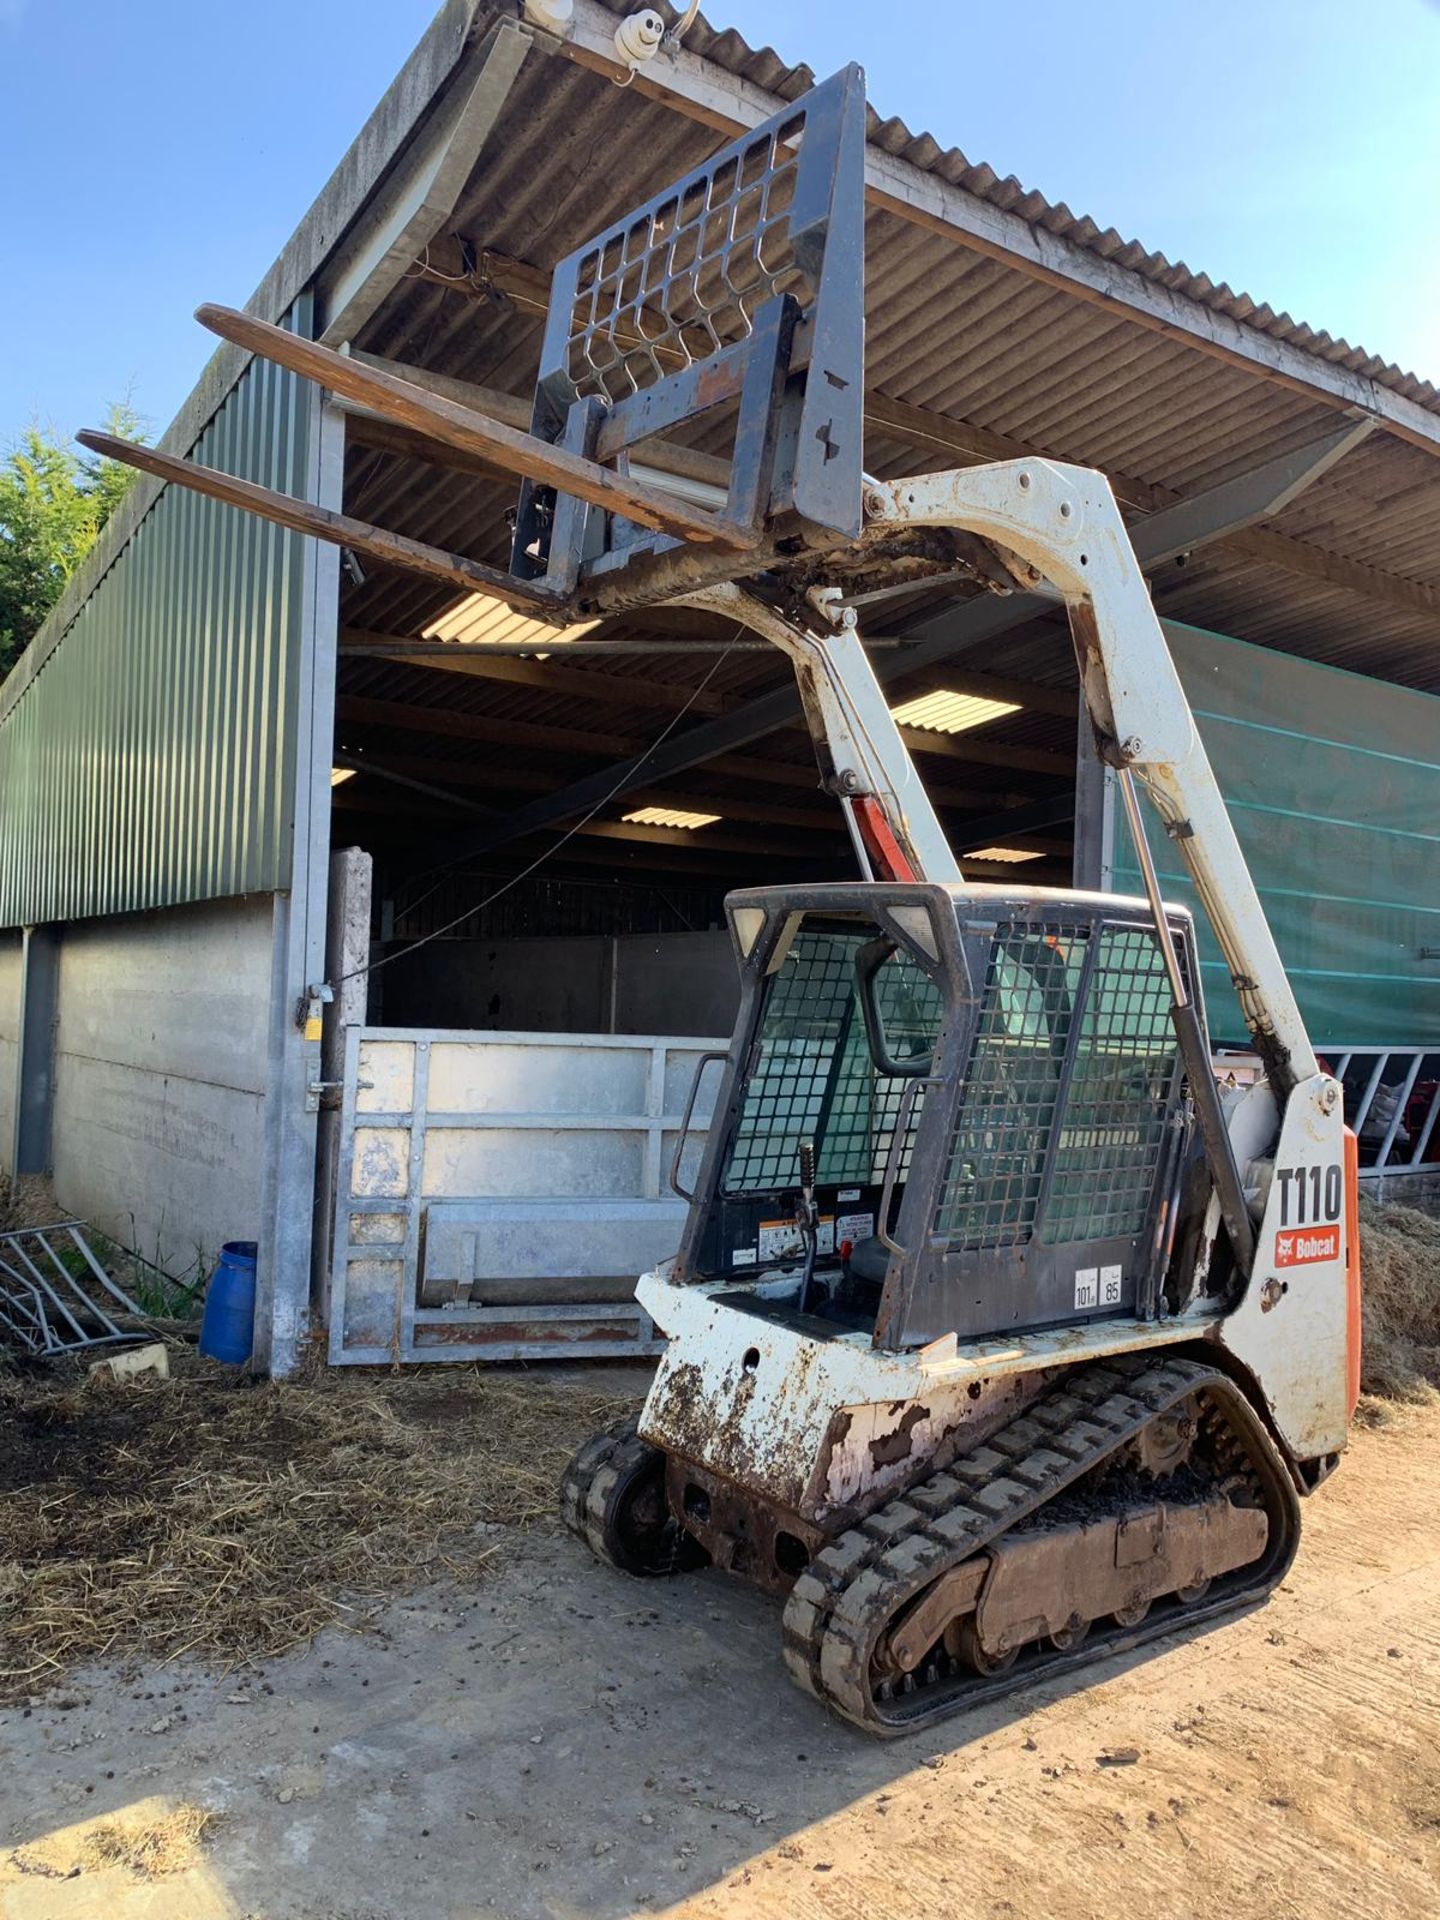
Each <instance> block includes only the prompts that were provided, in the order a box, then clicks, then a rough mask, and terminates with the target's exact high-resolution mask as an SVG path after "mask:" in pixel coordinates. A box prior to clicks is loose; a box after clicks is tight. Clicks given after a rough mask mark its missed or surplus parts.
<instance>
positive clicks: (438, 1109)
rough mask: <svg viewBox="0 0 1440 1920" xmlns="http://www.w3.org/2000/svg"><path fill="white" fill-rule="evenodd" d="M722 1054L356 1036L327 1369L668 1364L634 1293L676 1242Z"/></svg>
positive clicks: (645, 1039)
mask: <svg viewBox="0 0 1440 1920" xmlns="http://www.w3.org/2000/svg"><path fill="white" fill-rule="evenodd" d="M726 1045H727V1042H726V1041H724V1040H705V1039H688V1038H686V1039H674V1038H671V1037H669V1036H653V1035H644V1036H636V1035H628V1034H619V1035H617V1034H550V1033H476V1032H467V1031H461V1032H428V1031H425V1030H421V1029H416V1028H413V1027H351V1028H349V1029H348V1030H347V1032H346V1045H345V1073H344V1096H343V1104H342V1111H341V1139H340V1167H339V1178H338V1181H337V1187H338V1192H337V1197H336V1205H335V1240H334V1261H333V1267H332V1287H331V1309H330V1359H331V1362H332V1363H333V1364H340V1365H345V1364H352V1365H375V1364H377V1363H382V1362H391V1361H397V1360H401V1361H405V1360H411V1361H454V1360H473V1359H487V1360H521V1359H547V1358H555V1357H563V1356H576V1357H579V1356H586V1357H595V1358H602V1357H604V1358H613V1357H619V1356H631V1357H633V1356H637V1355H643V1354H648V1353H653V1352H657V1351H658V1350H659V1344H660V1343H659V1341H658V1339H657V1338H656V1335H655V1330H654V1327H653V1325H652V1324H651V1322H650V1319H649V1317H648V1315H646V1314H645V1313H644V1312H643V1311H642V1310H641V1308H640V1307H639V1306H638V1305H637V1304H636V1303H635V1300H634V1298H633V1288H634V1283H635V1280H636V1278H637V1277H638V1275H639V1274H641V1273H642V1272H644V1271H645V1270H646V1269H647V1268H649V1267H653V1266H654V1265H656V1264H657V1262H658V1261H660V1260H663V1259H665V1258H666V1257H668V1256H669V1255H670V1254H672V1253H673V1252H674V1251H675V1249H676V1248H677V1247H678V1245H679V1243H680V1232H681V1227H682V1225H683V1223H684V1217H685V1203H684V1202H683V1201H682V1200H679V1199H677V1198H676V1197H675V1196H674V1194H673V1193H672V1192H671V1190H670V1186H669V1170H670V1162H671V1157H672V1155H673V1152H674V1145H675V1141H676V1139H677V1137H678V1134H679V1130H680V1122H681V1116H682V1114H683V1112H684V1107H685V1101H686V1097H687V1095H688V1093H689V1091H690V1086H691V1082H692V1080H693V1078H694V1075H695V1071H696V1068H697V1066H698V1064H699V1061H700V1057H701V1055H703V1054H705V1053H709V1052H715V1051H723V1050H724V1048H725V1046H726ZM719 1078H720V1076H719V1074H718V1072H711V1073H707V1074H706V1075H705V1076H704V1084H703V1085H702V1086H701V1088H700V1090H699V1096H698V1098H697V1100H696V1108H695V1116H694V1119H693V1121H692V1123H691V1131H690V1136H689V1139H688V1141H687V1143H686V1150H685V1170H684V1172H683V1173H682V1177H684V1178H687V1184H688V1181H689V1180H691V1179H693V1177H694V1173H695V1169H696V1167H697V1166H698V1164H699V1156H700V1153H701V1151H702V1149H703V1147H704V1139H705V1129H706V1127H707V1125H708V1122H709V1115H710V1106H711V1102H712V1100H713V1095H714V1090H715V1088H716V1086H717V1085H718V1083H719Z"/></svg>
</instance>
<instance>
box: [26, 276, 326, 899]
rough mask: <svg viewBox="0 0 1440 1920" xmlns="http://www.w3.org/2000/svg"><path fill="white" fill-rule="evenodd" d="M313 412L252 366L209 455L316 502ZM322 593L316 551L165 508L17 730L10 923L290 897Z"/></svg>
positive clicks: (258, 526)
mask: <svg viewBox="0 0 1440 1920" xmlns="http://www.w3.org/2000/svg"><path fill="white" fill-rule="evenodd" d="M288 324H291V325H293V326H295V327H297V328H298V329H300V330H303V331H308V330H309V301H308V299H307V300H306V301H304V302H302V303H300V305H299V306H298V307H297V308H296V310H295V311H294V312H293V313H292V315H291V318H290V321H289V323H288ZM314 404H315V389H314V388H313V387H311V386H310V385H309V383H308V382H305V381H302V380H297V379H296V378H295V376H294V375H292V374H288V373H284V372H282V371H281V370H280V369H279V368H278V367H275V366H272V365H270V364H269V363H267V362H264V361H255V362H252V364H251V366H250V367H249V369H248V370H247V371H246V373H245V374H244V375H243V376H242V377H241V379H240V381H239V383H238V384H237V385H236V386H235V388H234V389H233V390H232V391H231V393H230V395H229V397H228V398H227V399H226V401H225V403H224V405H223V406H222V407H221V408H220V410H219V412H218V413H217V414H216V415H215V417H214V419H213V420H212V421H211V422H210V424H209V426H208V427H207V428H206V430H205V432H204V433H203V434H202V435H201V437H200V439H199V441H198V442H197V444H196V446H195V447H194V449H193V457H194V458H195V459H196V460H197V461H200V462H202V463H203V464H205V465H207V466H213V467H219V468H221V469H222V470H223V471H224V472H226V473H233V474H238V475H240V476H241V477H243V478H244V479H247V480H256V481H259V482H261V483H262V484H264V485H266V486H270V487H278V488H280V489H282V490H283V491H285V492H287V493H294V494H303V493H304V492H305V482H306V467H307V459H308V452H309V435H310V431H311V426H312V418H313V414H314ZM303 580H304V567H303V542H302V537H301V536H300V535H299V534H293V533H286V532H284V531H282V530H281V529H280V528H279V527H276V526H272V525H270V524H269V523H268V522H265V521H262V520H259V519H257V518H255V517H254V516H253V515H251V514H246V513H242V512H240V511H239V510H238V509H236V508H234V507H227V506H222V505H220V504H219V503H218V502H217V501H212V500H204V499H202V498H201V497H200V496H199V495H198V494H195V493H192V492H190V491H189V490H188V489H186V488H183V487H167V488H165V489H164V490H163V491H162V492H161V493H160V494H159V496H158V497H157V499H156V501H155V503H154V505H153V506H152V507H151V509H150V511H149V512H148V513H147V514H146V515H145V518H144V519H143V520H142V521H141V522H140V525H139V526H138V527H137V528H136V530H135V533H134V534H133V535H132V537H131V538H130V540H129V541H128V542H127V543H126V545H125V547H124V549H123V550H122V552H121V553H120V555H119V557H118V559H117V560H116V561H115V564H114V565H113V566H112V567H111V568H110V570H109V571H108V572H107V573H106V575H105V576H104V578H103V579H102V580H101V582H100V584H99V585H98V586H97V587H96V589H95V591H94V592H93V593H92V594H91V595H90V597H89V599H88V600H86V602H85V604H84V605H83V607H82V608H81V609H80V611H79V613H78V614H77V616H76V618H75V619H74V621H73V622H72V623H71V625H70V627H69V628H68V629H67V631H66V632H65V634H64V635H63V637H62V638H61V640H60V642H59V644H58V645H57V646H56V647H55V648H54V650H53V651H52V653H51V654H50V657H49V658H48V659H47V660H46V661H45V662H44V664H43V666H42V667H41V668H40V670H39V672H38V673H37V674H36V677H35V679H34V681H33V682H32V683H31V684H30V685H29V686H28V687H27V688H26V689H25V690H24V692H23V693H22V694H21V695H20V697H19V699H18V700H17V701H16V702H15V704H14V705H13V707H12V708H11V709H10V711H9V712H8V713H7V714H6V715H5V717H4V719H3V720H0V926H19V925H24V924H38V923H43V922H46V921H55V920H67V919H79V918H85V917H89V916H93V915H97V914H110V913H122V912H129V911H133V910H135V909H138V908H144V907H162V906H173V905H176V904H178V903H180V902H182V901H189V900H205V899H212V898H215V897H217V896H219V895H224V894H242V893H255V892H270V891H274V890H276V889H279V888H284V887H286V886H288V884H289V880H290V873H289V833H288V826H289V820H290V815H291V811H292V805H293V800H292V796H293V790H294V777H295V768H294V760H295V738H294V727H295V712H296V706H297V693H298V688H297V673H298V657H299V643H300V635H301V626H302V591H303V588H302V583H303Z"/></svg>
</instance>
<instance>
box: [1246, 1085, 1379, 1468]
mask: <svg viewBox="0 0 1440 1920" xmlns="http://www.w3.org/2000/svg"><path fill="white" fill-rule="evenodd" d="M1344 1162H1345V1123H1344V1120H1343V1118H1342V1113H1341V1102H1340V1099H1339V1088H1338V1087H1337V1085H1336V1083H1335V1082H1334V1081H1333V1080H1332V1079H1331V1078H1330V1077H1329V1076H1328V1075H1327V1074H1316V1075H1315V1076H1314V1077H1313V1078H1312V1079H1310V1080H1307V1081H1303V1082H1302V1083H1301V1084H1300V1085H1299V1086H1298V1087H1297V1088H1296V1089H1295V1091H1294V1093H1292V1094H1291V1096H1290V1100H1289V1102H1288V1104H1287V1106H1286V1109H1285V1118H1284V1121H1283V1123H1282V1125H1281V1128H1280V1139H1279V1142H1278V1145H1277V1146H1276V1150H1275V1175H1274V1178H1273V1179H1272V1180H1271V1182H1270V1191H1269V1195H1268V1197H1267V1199H1266V1202H1265V1211H1264V1213H1263V1215H1262V1217H1261V1222H1260V1230H1259V1236H1258V1239H1257V1242H1256V1253H1255V1271H1254V1273H1253V1275H1252V1276H1251V1280H1250V1285H1249V1287H1248V1288H1247V1289H1246V1291H1245V1295H1244V1298H1243V1299H1242V1300H1241V1301H1240V1303H1239V1305H1238V1306H1237V1307H1236V1308H1235V1309H1234V1311H1233V1312H1232V1313H1230V1314H1228V1315H1227V1316H1226V1317H1225V1319H1224V1320H1223V1321H1221V1322H1220V1324H1219V1328H1218V1334H1217V1337H1218V1338H1219V1340H1220V1343H1221V1345H1222V1346H1224V1347H1225V1348H1226V1349H1227V1351H1229V1352H1230V1353H1233V1354H1234V1355H1235V1357H1236V1359H1237V1360H1240V1361H1242V1362H1243V1363H1244V1365H1245V1366H1246V1368H1247V1369H1248V1370H1249V1371H1250V1373H1252V1374H1253V1375H1254V1377H1255V1379H1256V1381H1257V1383H1258V1385H1259V1387H1260V1391H1261V1393H1262V1394H1263V1396H1264V1399H1265V1405H1266V1407H1267V1408H1268V1409H1269V1412H1270V1415H1271V1418H1272V1419H1273V1420H1274V1422H1275V1425H1276V1427H1277V1428H1278V1429H1279V1431H1280V1434H1281V1435H1282V1437H1283V1438H1284V1440H1285V1442H1286V1444H1287V1446H1289V1447H1290V1449H1291V1451H1292V1452H1293V1453H1294V1454H1295V1456H1296V1458H1297V1459H1300V1460H1310V1459H1315V1458H1317V1457H1318V1456H1319V1455H1322V1454H1326V1453H1337V1452H1338V1451H1339V1450H1340V1449H1341V1448H1342V1447H1343V1446H1344V1445H1345V1432H1346V1428H1347V1427H1348V1425H1349V1421H1350V1407H1349V1396H1348V1392H1347V1366H1346V1357H1347V1314H1348V1298H1347V1291H1346V1274H1345V1251H1346V1249H1345V1234H1346V1227H1345V1164H1344Z"/></svg>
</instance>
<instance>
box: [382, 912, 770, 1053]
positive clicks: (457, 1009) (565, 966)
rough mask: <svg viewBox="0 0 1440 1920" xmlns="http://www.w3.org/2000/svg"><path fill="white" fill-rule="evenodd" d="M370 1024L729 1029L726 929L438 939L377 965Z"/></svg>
mask: <svg viewBox="0 0 1440 1920" xmlns="http://www.w3.org/2000/svg"><path fill="white" fill-rule="evenodd" d="M377 983H383V990H384V1000H383V1003H382V1006H381V1007H380V1009H378V1010H376V1009H372V1019H374V1020H375V1022H376V1023H377V1024H381V1025H384V1026H394V1027H474V1028H480V1029H483V1030H485V1031H489V1032H510V1033H673V1034H719V1033H729V1032H730V1031H731V1029H732V1028H733V1026H734V1024H735V1012H736V1008H737V1007H738V1005H739V998H740V993H739V979H738V973H737V970H736V966H735V955H734V950H733V949H732V947H731V945H730V936H729V935H728V934H727V933H725V932H721V931H716V932H710V933H666V934H623V935H621V936H619V937H618V938H598V937H591V938H579V939H557V938H547V939H538V938H537V939H532V940H436V941H432V942H431V944H430V945H429V946H428V947H422V948H421V949H420V950H419V951H418V952H417V953H415V954H413V955H411V956H407V958H405V959H403V960H397V961H396V962H395V964H394V966H393V967H387V968H385V969H384V970H383V971H382V972H381V973H380V974H379V975H377Z"/></svg>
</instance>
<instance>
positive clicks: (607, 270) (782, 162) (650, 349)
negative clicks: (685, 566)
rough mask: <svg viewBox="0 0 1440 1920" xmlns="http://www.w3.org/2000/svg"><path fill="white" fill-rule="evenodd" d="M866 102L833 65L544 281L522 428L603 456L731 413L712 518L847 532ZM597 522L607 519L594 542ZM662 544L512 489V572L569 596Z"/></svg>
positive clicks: (853, 519)
mask: <svg viewBox="0 0 1440 1920" xmlns="http://www.w3.org/2000/svg"><path fill="white" fill-rule="evenodd" d="M864 175H865V89H864V75H863V73H862V71H861V69H860V68H859V67H858V66H850V67H846V68H844V69H843V70H842V71H841V72H840V73H838V74H836V75H835V76H834V77H833V78H832V79H830V80H827V81H824V82H823V83H822V84H821V85H819V86H817V87H815V88H814V89H812V91H811V92H809V93H808V94H806V95H804V96H803V98H801V99H800V100H798V101H796V102H795V103H794V104H793V105H792V106H789V107H786V108H785V109H784V110H783V111H782V112H781V113H778V114H776V115H775V116H774V117H773V118H772V119H770V120H767V121H765V122H764V123H763V124H762V125H761V126H759V127H756V128H755V129H754V130H753V131H752V132H750V133H748V134H745V135H743V136H742V137H741V138H740V139H738V140H735V141H732V142H731V143H730V145H728V146H726V147H723V148H722V149H721V150H720V151H719V152H718V153H716V154H715V155H713V156H712V157H711V158H710V159H709V160H707V161H706V162H705V163H704V165H703V166H700V167H697V168H695V169H694V170H693V171H692V172H691V173H689V174H687V175H685V177H684V178H683V179H681V180H679V181H677V182H675V183H674V184H673V185H672V186H670V187H668V188H666V189H665V191H664V192H663V193H660V194H657V195H656V196H655V197H654V198H653V199H651V200H649V201H647V202H646V203H645V204H644V205H643V206H641V207H638V208H636V209H635V210H634V211H633V212H631V213H629V214H627V215H626V216H625V218H624V219H622V220H619V221H616V222H615V224H614V225H613V226H611V227H609V228H607V229H606V230H605V231H604V232H602V233H600V234H598V235H597V236H596V237H595V238H594V239H593V240H590V241H587V242H586V243H585V245H584V246H582V247H580V248H578V249H577V250H576V251H575V252H574V253H572V254H570V255H569V256H568V257H567V258H566V259H564V260H562V261H561V262H560V264H559V266H558V267H557V268H556V269H555V272H554V275H553V277H552V280H551V293H550V311H549V316H548V319H547V322H546V328H545V339H544V344H543V347H542V350H541V359H540V373H539V379H538V383H537V387H536V393H535V405H534V414H533V421H532V429H531V430H532V432H534V433H535V434H536V435H537V436H539V437H541V438H543V439H546V440H550V441H552V442H556V441H558V442H561V443H562V444H564V445H565V446H566V447H567V448H569V449H570V450H572V451H575V452H578V453H581V454H584V455H586V456H587V457H590V458H593V459H597V460H600V461H614V460H617V459H619V460H623V458H624V456H625V452H626V449H627V448H630V447H633V446H635V445H637V444H638V443H639V442H641V441H644V440H646V439H648V438H649V437H650V436H652V435H654V434H657V433H660V432H662V431H674V430H675V429H677V428H679V427H682V426H684V425H685V424H686V423H687V422H689V421H692V420H694V419H697V418H698V417H699V416H700V415H702V414H706V413H709V412H711V411H712V410H713V409H715V408H717V407H720V406H722V405H726V404H727V403H733V402H738V405H739V413H738V418H737V423H736V429H735V442H734V448H733V453H732V471H731V480H730V487H729V495H728V499H727V503H726V507H725V509H724V512H723V515H722V517H723V518H724V519H726V520H728V521H731V522H732V523H734V524H738V525H742V526H748V527H752V528H756V529H757V530H758V527H759V525H760V523H761V522H762V521H763V520H764V519H766V518H767V517H773V516H774V515H776V514H779V513H790V512H793V513H794V514H795V515H797V516H798V517H799V519H800V520H801V521H802V522H809V523H812V524H813V525H815V526H817V527H820V528H823V529H825V530H826V531H827V532H830V533H833V534H839V535H841V536H842V537H845V538H853V537H854V536H855V535H856V534H857V533H858V532H859V530H860V524H861V473H862V464H863V398H864V394H863V374H864V310H863V307H864V303H863V297H858V298H857V287H859V286H861V285H863V274H864ZM597 523H605V524H604V525H603V528H602V527H601V526H600V525H598V524H597ZM678 544H679V543H678V542H677V541H676V540H675V539H674V538H673V537H670V536H667V535H662V534H653V533H649V532H647V531H644V530H642V529H639V528H635V527H632V526H630V524H629V523H627V522H616V521H615V520H614V519H613V517H612V516H607V515H604V514H603V513H601V512H600V511H599V510H595V509H590V510H587V509H584V508H581V507H578V506H577V509H576V510H571V511H565V510H562V503H557V501H556V498H555V495H554V494H553V492H552V491H551V490H549V489H546V488H543V487H540V486H537V485H535V484H534V483H531V482H529V481H527V482H526V483H525V484H524V485H523V486H522V489H521V495H520V509H519V514H518V517H517V522H516V530H515V544H514V552H513V555H512V562H511V564H512V570H513V571H514V572H515V573H516V574H518V575H521V576H522V577H530V578H534V577H536V576H537V575H540V574H544V575H545V576H546V577H547V580H548V581H549V582H550V584H551V585H552V586H555V587H557V588H559V589H560V590H562V591H568V590H571V589H573V586H574V584H575V581H576V579H577V578H578V577H579V575H580V573H581V572H582V571H583V572H584V574H585V575H586V577H591V576H593V575H594V574H596V573H600V572H605V571H608V570H610V569H612V568H614V567H616V566H621V565H626V564H628V563H629V562H630V561H631V560H633V559H635V558H638V557H639V556H640V555H642V554H645V553H654V552H658V551H663V550H666V549H668V548H673V547H674V546H676V545H678Z"/></svg>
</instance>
